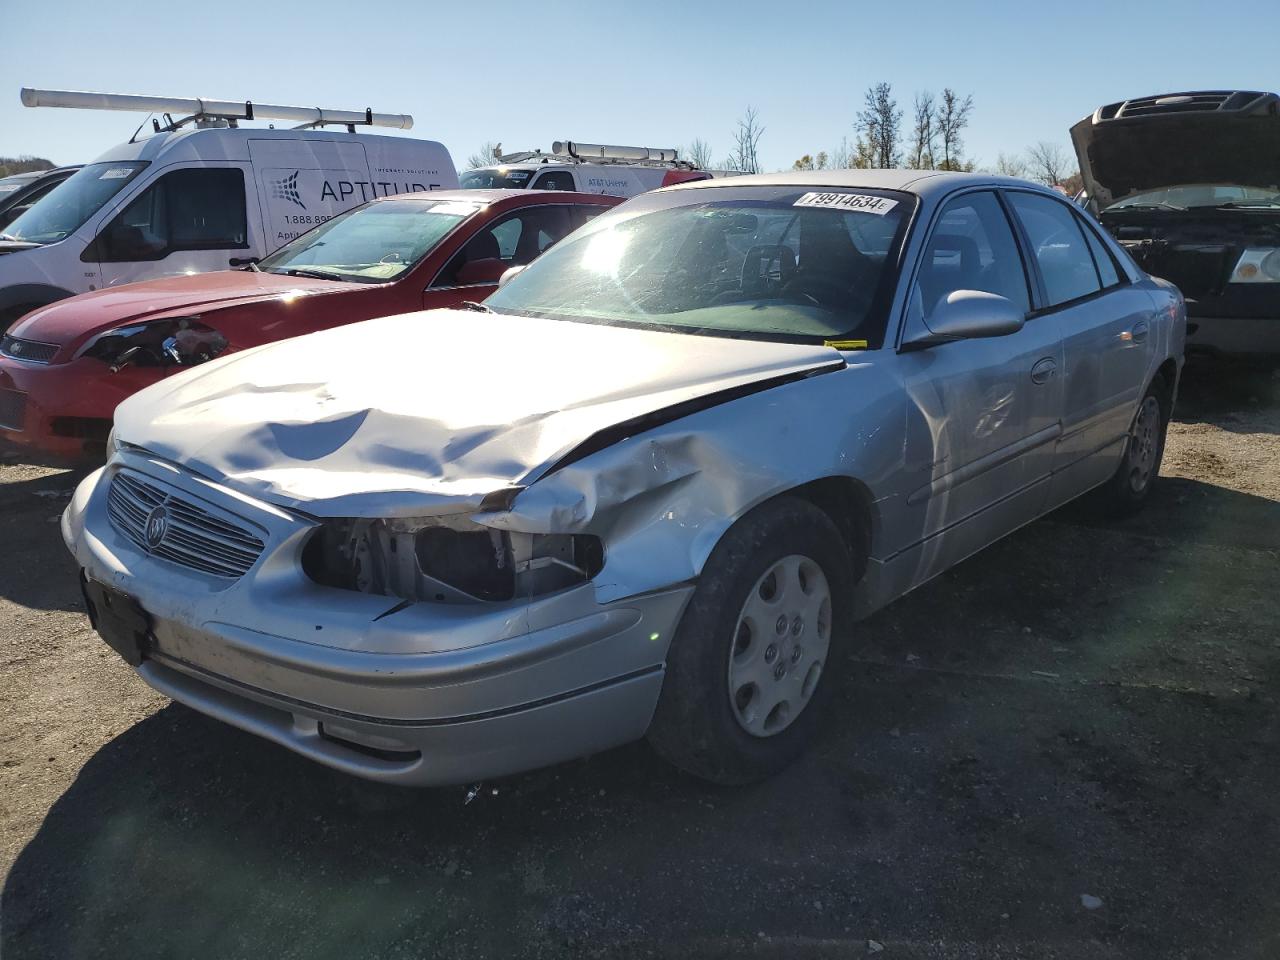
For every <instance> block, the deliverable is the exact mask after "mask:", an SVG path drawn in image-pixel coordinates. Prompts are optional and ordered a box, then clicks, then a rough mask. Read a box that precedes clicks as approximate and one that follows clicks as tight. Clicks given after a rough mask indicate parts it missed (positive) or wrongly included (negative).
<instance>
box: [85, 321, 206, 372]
mask: <svg viewBox="0 0 1280 960" xmlns="http://www.w3.org/2000/svg"><path fill="white" fill-rule="evenodd" d="M226 349H227V338H226V337H224V336H223V335H222V334H220V333H219V332H218V331H217V330H215V329H213V327H211V326H209V325H208V324H205V323H201V322H200V318H199V317H167V318H165V319H163V320H150V321H147V322H146V323H133V324H129V325H127V326H123V327H116V328H115V329H114V330H107V331H105V332H103V333H100V334H98V335H97V336H96V337H94V338H93V340H91V341H90V342H89V345H88V346H87V347H86V348H85V349H84V352H83V353H82V356H86V357H94V358H96V359H98V360H101V361H102V362H103V363H105V364H107V366H109V367H110V368H111V371H112V372H113V373H116V372H119V371H120V370H122V369H124V368H125V367H127V366H129V365H130V364H133V365H134V366H138V367H168V366H175V365H177V366H184V367H190V366H195V365H196V364H198V363H204V362H205V361H207V360H212V359H213V358H214V357H216V356H218V354H220V353H222V351H224V350H226Z"/></svg>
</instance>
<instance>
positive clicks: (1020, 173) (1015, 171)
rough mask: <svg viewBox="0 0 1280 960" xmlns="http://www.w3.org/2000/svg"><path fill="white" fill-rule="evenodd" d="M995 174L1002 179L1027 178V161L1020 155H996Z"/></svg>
mask: <svg viewBox="0 0 1280 960" xmlns="http://www.w3.org/2000/svg"><path fill="white" fill-rule="evenodd" d="M996 173H998V174H1000V175H1001V176H1003V177H1020V178H1021V179H1023V180H1025V179H1026V178H1027V161H1026V160H1025V159H1024V158H1023V157H1022V155H1021V154H1017V153H1012V154H1005V153H998V154H996Z"/></svg>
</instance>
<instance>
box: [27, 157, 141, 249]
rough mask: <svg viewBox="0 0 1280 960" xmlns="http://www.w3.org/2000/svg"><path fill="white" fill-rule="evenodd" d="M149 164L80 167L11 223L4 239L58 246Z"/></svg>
mask: <svg viewBox="0 0 1280 960" xmlns="http://www.w3.org/2000/svg"><path fill="white" fill-rule="evenodd" d="M146 165H147V164H146V163H145V162H144V161H132V162H130V161H119V162H114V163H91V164H89V165H88V166H86V167H81V168H80V169H79V170H77V171H76V172H75V173H73V174H72V175H71V176H69V177H68V178H67V179H66V180H64V181H63V182H62V183H60V184H58V185H57V186H56V187H54V188H53V189H52V190H50V191H49V192H48V193H47V194H45V196H43V197H41V198H40V200H39V201H38V202H37V203H36V204H35V206H33V207H32V208H31V209H30V210H28V211H27V212H26V213H24V214H23V215H22V216H20V217H18V218H17V219H16V220H14V221H13V223H11V224H9V226H8V227H6V228H5V231H4V234H3V239H5V240H25V241H26V242H27V243H40V244H44V243H57V242H58V241H59V240H62V239H64V238H65V237H67V236H68V235H69V234H71V233H73V232H74V231H76V230H78V229H80V227H81V225H82V224H83V223H84V222H85V221H86V220H88V219H89V218H90V217H92V216H93V215H94V214H95V213H97V212H98V211H99V210H101V209H102V205H103V204H105V203H106V202H107V201H108V200H110V199H111V198H112V197H114V196H115V195H116V194H117V193H119V192H120V191H121V190H123V189H124V187H125V184H127V183H129V181H131V180H132V179H133V178H134V177H136V176H137V175H138V174H139V173H140V172H141V171H142V169H143V168H144V167H146Z"/></svg>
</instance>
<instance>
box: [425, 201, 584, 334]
mask: <svg viewBox="0 0 1280 960" xmlns="http://www.w3.org/2000/svg"><path fill="white" fill-rule="evenodd" d="M572 210H573V207H572V206H571V205H570V204H566V203H554V204H553V203H547V204H538V205H536V206H529V207H520V208H519V209H517V210H514V211H512V212H511V213H508V214H504V215H502V216H500V217H498V218H496V219H495V220H492V221H490V222H489V223H487V224H485V225H484V226H483V227H481V228H480V229H479V230H478V231H476V234H475V236H473V237H472V238H471V239H470V240H468V241H467V242H466V243H465V244H464V245H463V247H462V249H461V250H459V251H458V252H457V253H456V254H454V255H453V256H452V257H451V258H450V259H449V262H448V263H446V264H445V265H444V267H443V268H442V269H441V271H440V272H439V274H437V275H436V278H435V280H434V281H432V283H431V286H430V287H428V288H427V289H426V290H424V291H423V294H422V306H423V308H424V309H428V310H429V309H433V308H436V307H451V306H456V305H458V304H459V303H461V302H462V301H464V300H472V301H480V300H483V299H484V298H485V297H487V296H489V294H491V293H493V291H494V290H496V289H497V287H498V280H499V279H500V278H501V277H502V274H503V273H505V272H506V271H507V270H509V269H510V268H511V267H518V266H524V265H525V264H527V263H530V262H531V261H532V260H533V259H534V258H535V257H537V256H538V255H539V254H540V253H542V251H544V250H546V249H547V248H548V247H550V246H551V245H552V244H553V243H556V242H557V241H558V240H560V239H561V238H562V237H564V236H565V235H566V234H568V233H569V231H571V230H572V229H573V228H574V226H575V225H576V224H575V223H574V219H573V215H572Z"/></svg>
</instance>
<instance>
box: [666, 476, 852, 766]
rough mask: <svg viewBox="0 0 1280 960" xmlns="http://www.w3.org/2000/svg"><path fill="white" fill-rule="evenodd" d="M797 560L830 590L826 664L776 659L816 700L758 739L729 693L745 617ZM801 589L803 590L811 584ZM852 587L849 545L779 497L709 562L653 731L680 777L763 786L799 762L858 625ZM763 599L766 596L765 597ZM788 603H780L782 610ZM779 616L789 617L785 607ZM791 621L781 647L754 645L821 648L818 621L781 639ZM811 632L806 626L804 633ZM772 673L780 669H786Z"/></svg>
mask: <svg viewBox="0 0 1280 960" xmlns="http://www.w3.org/2000/svg"><path fill="white" fill-rule="evenodd" d="M796 556H798V557H802V558H805V559H806V560H808V561H811V562H812V563H814V564H816V565H817V566H818V567H819V568H820V569H821V572H822V574H823V576H824V577H825V580H826V585H827V587H829V591H830V598H831V603H830V619H829V622H828V623H827V626H826V631H827V633H826V636H827V644H828V645H827V647H826V651H825V656H823V657H821V658H819V657H818V656H816V655H815V656H814V657H813V658H812V661H813V662H806V661H805V660H804V659H803V657H802V654H803V652H804V651H801V652H800V653H796V654H795V657H796V658H795V659H792V657H791V656H790V655H789V654H790V653H792V652H794V649H792V650H790V651H788V653H787V654H783V655H779V654H775V660H776V661H777V664H781V665H782V667H781V668H782V670H783V671H784V672H787V673H789V674H790V675H789V676H787V677H786V679H787V680H788V681H790V682H792V683H795V682H797V681H799V682H800V683H801V685H802V687H804V688H809V689H810V690H811V692H810V693H808V694H807V696H808V699H807V700H806V701H803V704H802V705H801V706H800V707H799V708H798V709H797V711H796V715H795V716H794V717H791V716H789V714H790V708H789V707H788V709H787V715H788V719H787V720H786V723H785V726H784V727H783V728H782V729H779V730H778V731H777V732H774V733H762V734H761V735H753V734H752V733H749V732H748V731H747V729H746V728H745V726H744V723H745V722H746V721H740V720H739V716H741V715H742V710H743V708H742V707H740V706H735V704H734V702H733V701H732V700H731V692H730V685H731V680H730V678H731V667H730V664H731V658H732V657H734V656H736V655H737V654H736V653H735V650H737V651H738V653H741V652H742V651H744V650H746V649H747V648H746V647H745V646H742V645H741V643H740V636H741V634H740V627H741V626H742V625H741V624H740V623H739V616H740V614H741V613H742V612H743V611H744V604H745V603H746V602H747V601H748V598H749V597H750V596H751V595H752V594H753V592H755V591H756V590H757V587H760V586H761V583H760V582H761V579H762V578H763V577H766V575H767V574H769V573H770V571H771V570H773V569H774V568H775V567H776V565H777V564H779V563H781V562H789V561H788V558H792V557H796ZM800 566H801V567H803V561H801V563H800ZM805 569H811V568H805ZM797 584H798V585H799V586H800V587H801V589H803V586H804V576H803V574H802V575H801V576H800V578H799V579H798V580H797ZM853 586H854V563H853V557H852V556H851V554H850V548H849V545H848V544H847V543H846V542H845V540H844V538H842V537H841V535H840V531H839V529H838V528H837V527H836V525H835V523H834V522H833V521H832V520H831V518H830V517H828V516H827V515H826V514H825V513H823V512H822V511H821V510H819V509H818V508H817V507H815V506H813V505H812V504H810V503H808V502H807V501H804V500H801V499H799V498H795V497H780V498H778V499H776V500H772V501H770V502H768V503H766V504H763V505H762V506H760V507H758V508H756V509H755V510H753V511H752V512H751V513H749V514H748V515H747V516H746V517H744V518H743V519H742V520H740V521H739V522H738V523H737V524H735V525H734V526H733V527H732V528H731V529H730V530H729V531H728V532H727V533H726V534H725V535H724V537H722V538H721V540H720V542H719V544H717V545H716V548H715V550H714V551H713V552H712V554H711V556H710V558H709V559H708V560H707V563H706V566H705V568H704V569H703V572H702V576H701V577H700V579H699V581H698V586H697V588H696V589H695V591H694V594H693V597H692V599H691V600H690V601H689V606H688V608H687V609H686V610H685V612H684V616H683V617H682V618H681V620H680V625H679V627H678V628H677V630H676V634H675V637H674V638H673V640H672V644H671V649H670V651H669V652H668V654H667V668H666V677H665V679H664V681H663V685H662V693H661V696H660V697H659V700H658V707H657V711H656V712H655V714H654V718H653V723H652V725H651V726H650V729H649V741H650V743H652V744H653V746H654V748H655V749H656V750H657V752H658V753H659V754H661V755H662V756H663V757H665V758H666V759H667V760H669V761H670V762H671V763H673V764H675V765H676V766H677V767H680V768H681V769H683V770H686V771H688V772H689V773H692V774H694V775H695V776H698V777H701V778H703V779H705V780H710V781H712V782H714V783H719V784H742V783H750V782H751V781H754V780H760V779H763V778H764V777H767V776H769V775H771V774H773V773H776V772H777V771H779V770H781V769H782V768H783V767H785V766H787V764H789V763H791V762H792V761H793V760H795V759H796V757H798V756H799V755H800V753H801V752H802V751H803V750H804V749H805V747H806V746H807V744H808V743H809V741H810V740H811V739H812V738H813V736H814V734H815V731H816V727H817V725H818V723H819V721H820V719H821V715H822V713H823V707H824V704H825V702H826V701H827V699H828V697H829V696H830V690H831V686H832V684H831V681H830V679H829V678H828V676H827V675H828V673H830V672H831V671H830V669H829V665H830V663H831V662H832V661H833V657H834V656H835V650H836V645H837V644H838V642H839V640H840V638H841V637H843V636H844V635H845V633H846V631H847V629H848V627H849V624H850V621H851V617H852V598H851V593H852V590H853ZM819 589H821V587H819ZM760 595H761V596H763V595H764V593H763V588H761V591H760ZM782 602H783V601H782V600H781V598H780V599H779V600H778V603H779V604H780V605H781V604H782ZM778 609H779V611H780V613H784V612H785V611H782V609H781V606H779V608H778ZM784 619H785V617H784V616H781V615H780V616H779V617H778V630H779V633H778V635H777V636H776V637H768V636H764V635H763V634H762V637H761V638H760V639H759V640H758V641H753V642H761V643H766V644H771V643H772V641H773V640H777V642H778V643H779V644H784V643H794V647H797V648H798V647H801V645H802V644H801V640H802V639H803V641H804V643H806V644H807V643H809V642H810V639H812V644H813V646H814V647H817V646H819V641H818V639H817V638H818V637H819V635H820V634H821V632H822V631H821V627H820V626H819V624H818V623H817V620H818V619H819V618H817V617H815V618H813V626H812V627H811V628H808V629H810V630H811V632H810V633H809V634H808V635H807V637H806V636H805V635H804V634H803V633H800V634H793V632H792V631H791V630H790V629H788V630H787V631H786V632H782V631H783V628H782V626H781V624H782V622H783V620H784ZM804 629H806V626H805V624H803V623H802V624H801V630H802V631H803V630H804ZM761 656H763V652H762V653H761ZM767 662H769V663H775V661H767ZM792 664H794V665H795V670H794V671H792V669H791V667H792ZM815 665H816V668H817V672H816V673H814V674H813V685H812V686H810V677H809V674H808V671H811V670H813V669H814V667H815ZM771 669H777V665H776V664H775V666H774V667H773V668H771ZM801 671H804V673H803V676H802V673H801ZM773 689H781V688H773ZM767 693H768V692H766V694H767ZM774 695H776V694H774ZM770 716H773V713H772V712H771V713H770Z"/></svg>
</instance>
